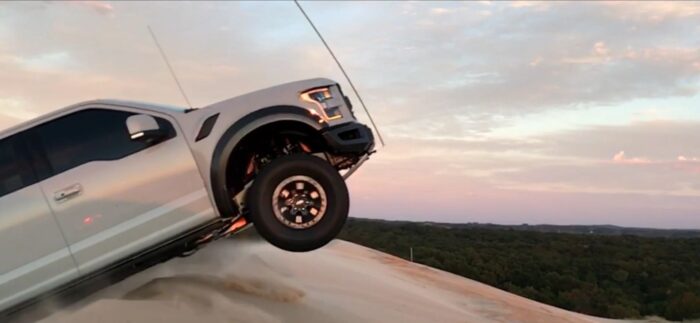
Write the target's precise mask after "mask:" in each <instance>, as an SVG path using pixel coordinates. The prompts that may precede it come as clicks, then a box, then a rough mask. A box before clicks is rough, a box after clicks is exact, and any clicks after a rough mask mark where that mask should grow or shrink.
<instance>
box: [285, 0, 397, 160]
mask: <svg viewBox="0 0 700 323" xmlns="http://www.w3.org/2000/svg"><path fill="white" fill-rule="evenodd" d="M294 3H295V4H296V5H297V7H298V8H299V11H301V14H303V15H304V18H306V21H308V22H309V25H311V28H313V29H314V31H315V32H316V35H318V38H319V39H320V40H321V42H322V43H323V46H326V49H327V50H328V53H329V54H331V57H333V60H334V61H335V63H336V64H337V65H338V68H340V71H341V72H342V73H343V76H345V79H346V80H348V83H349V84H350V87H351V88H352V91H353V92H355V96H357V99H358V100H360V105H362V108H363V109H364V110H365V113H367V117H369V121H370V123H372V127H373V128H374V131H375V132H376V133H377V137H378V138H379V142H381V143H382V147H384V139H382V135H381V134H380V133H379V129H378V128H377V124H376V123H374V119H372V115H371V114H370V113H369V110H367V106H366V105H365V102H364V101H363V100H362V97H361V96H360V93H359V92H357V89H356V88H355V84H353V83H352V81H351V80H350V77H349V76H348V73H347V72H345V69H344V68H343V65H342V64H340V61H339V60H338V58H337V57H336V56H335V54H334V53H333V51H332V50H331V47H330V46H328V43H326V40H325V39H324V38H323V36H321V32H319V31H318V28H316V25H314V23H313V21H311V18H309V15H307V14H306V11H304V8H302V7H301V4H300V3H299V1H297V0H294Z"/></svg>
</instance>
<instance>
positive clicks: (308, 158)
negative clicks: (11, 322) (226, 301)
mask: <svg viewBox="0 0 700 323" xmlns="http://www.w3.org/2000/svg"><path fill="white" fill-rule="evenodd" d="M373 147H374V138H373V135H372V132H371V130H370V129H369V128H368V127H366V126H364V125H362V124H360V123H358V122H357V121H356V120H355V117H354V115H353V111H352V106H351V104H350V101H349V100H348V98H347V97H346V96H345V95H343V93H342V91H341V89H340V86H339V85H338V84H337V83H336V82H334V81H331V80H328V79H311V80H304V81H298V82H293V83H287V84H283V85H279V86H275V87H271V88H268V89H264V90H260V91H257V92H253V93H249V94H246V95H242V96H239V97H235V98H231V99H228V100H225V101H221V102H218V103H215V104H212V105H210V106H207V107H204V108H201V109H185V108H178V107H170V106H163V105H155V104H146V103H137V102H128V101H119V100H95V101H88V102H83V103H79V104H76V105H72V106H70V107H67V108H65V109H61V110H59V111H55V112H53V113H51V114H49V115H46V116H43V117H40V118H37V119H35V120H31V121H29V122H27V123H24V124H21V125H19V126H17V127H14V128H11V129H8V130H6V131H4V132H2V133H0V257H1V258H0V259H1V261H0V311H2V312H3V313H11V312H13V311H16V310H17V309H21V308H24V307H26V306H27V305H30V304H32V303H34V302H36V301H37V300H39V299H41V298H43V297H46V295H56V294H60V293H61V292H62V291H65V290H67V289H70V288H71V287H74V286H77V285H80V284H82V283H86V282H90V281H93V280H95V279H104V277H110V275H112V274H113V273H117V272H123V271H124V270H125V269H131V268H140V267H147V266H150V265H153V264H155V263H158V262H162V261H165V260H167V259H170V258H172V257H175V256H178V255H187V254H189V253H191V252H193V251H194V250H196V249H197V248H199V247H201V246H202V245H204V244H206V243H207V242H209V241H212V240H215V239H218V238H221V237H225V236H228V235H230V234H232V233H234V232H236V231H237V230H240V229H241V228H244V227H246V226H247V225H248V224H251V223H252V224H254V226H255V227H256V229H257V231H258V232H259V233H260V235H261V236H263V237H264V238H265V239H267V240H268V241H269V242H270V243H272V244H274V245H276V246H278V247H280V248H283V249H286V250H290V251H308V250H312V249H315V248H319V247H321V246H323V245H324V244H326V243H327V242H329V241H330V240H331V239H333V238H334V237H335V236H336V235H337V234H338V232H339V231H340V230H341V228H342V226H343V224H344V222H345V220H346V218H347V215H348V209H349V197H348V191H347V187H346V185H345V181H344V178H343V177H344V176H349V174H351V173H352V172H353V171H354V170H355V169H356V168H357V167H358V166H360V165H361V164H362V163H363V162H364V161H365V160H366V159H367V158H368V156H369V155H370V154H371V153H372V152H373ZM0 317H2V315H0Z"/></svg>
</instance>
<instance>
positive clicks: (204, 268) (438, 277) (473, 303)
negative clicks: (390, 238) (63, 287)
mask: <svg viewBox="0 0 700 323" xmlns="http://www.w3.org/2000/svg"><path fill="white" fill-rule="evenodd" d="M487 321H498V322H600V321H604V320H603V319H599V318H595V317H590V316H585V315H581V314H576V313H572V312H568V311H564V310H561V309H558V308H555V307H551V306H548V305H544V304H541V303H537V302H535V301H531V300H528V299H525V298H522V297H519V296H516V295H513V294H510V293H507V292H504V291H501V290H499V289H496V288H493V287H490V286H487V285H484V284H481V283H477V282H475V281H471V280H469V279H465V278H462V277H459V276H456V275H452V274H450V273H446V272H443V271H440V270H436V269H433V268H430V267H426V266H422V265H418V264H413V263H410V262H407V261H404V260H402V259H399V258H396V257H393V256H390V255H387V254H384V253H381V252H378V251H375V250H372V249H368V248H365V247H362V246H358V245H355V244H352V243H349V242H345V241H334V242H332V243H331V244H330V245H328V246H326V247H325V248H323V249H321V250H317V251H314V252H309V253H289V252H285V251H281V250H279V249H276V248H274V247H272V246H271V245H269V244H266V243H264V242H250V241H240V240H239V239H232V240H226V241H218V242H215V243H213V244H212V245H211V246H208V247H206V248H204V249H203V250H201V251H200V252H199V253H197V254H195V255H194V256H191V257H189V258H183V259H174V260H172V261H169V262H167V263H165V264H161V265H158V266H156V267H153V268H151V269H149V270H146V271H144V272H141V273H139V274H136V275H134V276H132V277H130V278H128V279H126V280H124V281H122V282H121V283H118V284H116V285H113V286H111V287H109V288H106V289H104V290H102V291H100V292H98V293H96V294H93V295H92V296H90V297H88V298H87V299H85V300H83V301H80V302H79V303H77V304H74V305H72V306H70V307H69V308H67V309H63V310H62V311H59V312H56V313H54V314H52V315H51V316H49V317H47V318H45V319H44V320H43V321H41V322H47V323H49V322H50V323H56V322H72V323H88V322H98V323H111V322H130V323H131V322H171V323H181V322H182V323H184V322H188V323H189V322H202V323H204V322H206V323H209V322H256V323H258V322H261V323H266V322H303V323H322V322H324V323H325V322H401V323H409V322H487Z"/></svg>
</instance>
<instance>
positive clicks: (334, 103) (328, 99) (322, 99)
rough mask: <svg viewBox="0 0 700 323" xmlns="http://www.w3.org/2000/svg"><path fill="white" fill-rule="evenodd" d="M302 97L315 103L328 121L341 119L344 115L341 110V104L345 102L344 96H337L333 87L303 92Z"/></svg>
mask: <svg viewBox="0 0 700 323" xmlns="http://www.w3.org/2000/svg"><path fill="white" fill-rule="evenodd" d="M301 99H302V100H304V101H306V102H311V103H314V104H315V105H316V106H317V107H318V109H319V110H320V112H321V113H322V116H323V117H325V119H326V121H329V120H335V119H340V118H342V117H343V114H342V112H341V111H340V106H341V105H342V104H343V98H342V97H339V98H335V97H333V95H332V94H331V88H327V87H324V88H320V89H314V90H311V91H307V92H304V93H302V94H301Z"/></svg>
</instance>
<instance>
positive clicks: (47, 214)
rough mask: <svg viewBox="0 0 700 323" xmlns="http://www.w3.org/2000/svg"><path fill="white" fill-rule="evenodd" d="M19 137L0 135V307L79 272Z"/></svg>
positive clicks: (73, 277) (43, 289)
mask: <svg viewBox="0 0 700 323" xmlns="http://www.w3.org/2000/svg"><path fill="white" fill-rule="evenodd" d="M23 139H24V138H23V134H17V135H13V136H11V137H9V138H5V139H0V310H2V309H6V308H7V307H10V306H12V305H15V304H17V303H19V302H21V301H24V300H27V299H29V298H32V297H34V296H38V295H39V294H41V293H42V292H45V291H48V290H50V289H52V288H55V287H58V286H59V285H61V284H62V283H66V282H68V281H70V280H72V279H75V278H76V277H77V276H78V270H77V268H76V264H75V262H74V261H73V258H72V257H71V254H70V252H69V251H68V247H67V245H66V242H65V240H64V239H63V236H62V235H61V231H60V229H59V227H58V223H56V219H55V217H54V216H53V214H52V213H51V210H50V209H49V206H48V204H47V203H46V200H45V199H44V195H43V194H42V192H41V189H40V187H39V184H38V183H37V177H36V175H35V172H34V171H33V169H32V166H31V165H32V162H31V160H30V159H29V154H28V150H27V149H26V148H27V146H25V143H24V140H23Z"/></svg>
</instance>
